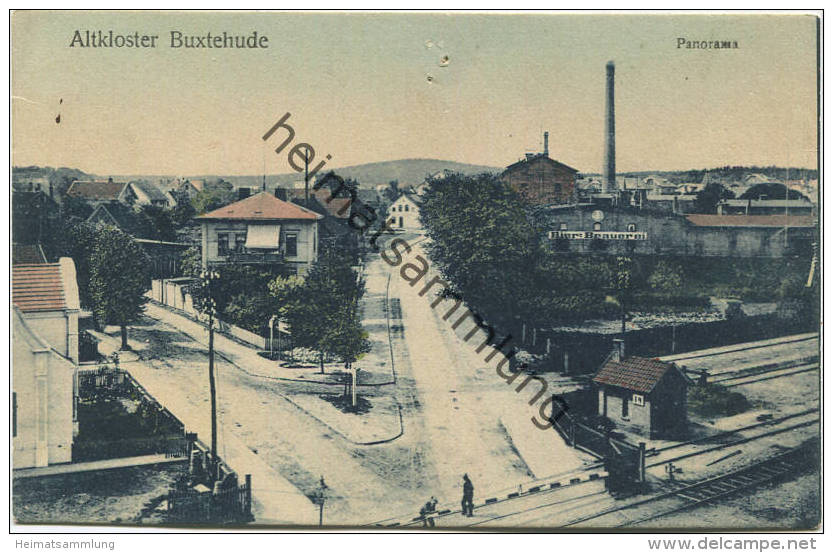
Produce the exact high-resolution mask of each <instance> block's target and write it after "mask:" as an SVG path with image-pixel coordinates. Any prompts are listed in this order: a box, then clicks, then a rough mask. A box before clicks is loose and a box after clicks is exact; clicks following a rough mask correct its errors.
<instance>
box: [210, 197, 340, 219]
mask: <svg viewBox="0 0 833 553" xmlns="http://www.w3.org/2000/svg"><path fill="white" fill-rule="evenodd" d="M323 218H324V216H323V215H319V214H318V213H315V212H314V211H311V210H309V209H306V208H304V207H301V206H299V205H295V204H293V203H289V202H285V201H283V200H280V199H278V198H276V197H275V196H273V195H272V194H269V193H268V192H260V193H258V194H255V195H254V196H249V197H248V198H245V199H243V200H240V201H238V202H234V203H233V204H229V205H227V206H225V207H221V208H219V209H215V210H214V211H211V212H209V213H206V214H205V215H200V216H199V217H197V219H198V220H202V221H212V220H214V221H216V220H243V221H283V220H294V221H297V220H306V221H316V220H318V219H323Z"/></svg>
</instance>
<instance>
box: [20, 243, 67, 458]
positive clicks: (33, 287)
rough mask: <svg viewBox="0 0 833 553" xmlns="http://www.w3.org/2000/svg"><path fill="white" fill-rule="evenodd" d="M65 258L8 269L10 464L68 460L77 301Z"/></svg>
mask: <svg viewBox="0 0 833 553" xmlns="http://www.w3.org/2000/svg"><path fill="white" fill-rule="evenodd" d="M75 278H76V277H75V264H74V263H73V261H72V259H70V258H61V260H60V261H59V262H58V263H49V264H41V265H15V266H13V268H12V304H13V314H12V442H13V445H12V447H13V454H12V463H13V464H12V466H13V467H14V468H26V467H35V466H46V465H50V464H55V463H69V462H70V461H71V460H72V439H73V434H74V432H75V430H76V420H77V419H76V410H75V406H76V401H75V400H76V393H75V383H76V377H77V363H78V313H79V310H80V303H79V298H78V285H77V282H76V280H75Z"/></svg>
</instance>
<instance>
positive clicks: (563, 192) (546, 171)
mask: <svg viewBox="0 0 833 553" xmlns="http://www.w3.org/2000/svg"><path fill="white" fill-rule="evenodd" d="M548 140H549V134H548V133H544V151H543V152H542V153H540V154H526V159H522V160H521V161H518V162H516V163H513V164H512V165H510V166H508V167H507V168H506V170H505V171H504V172H503V173H502V174H501V180H502V181H503V182H504V183H505V184H507V185H508V186H509V187H511V188H512V190H514V191H515V192H517V193H518V194H519V195H520V196H521V198H522V199H523V200H524V201H526V202H527V203H529V204H531V205H550V204H566V203H570V202H573V201H574V194H575V189H576V174H577V173H578V171H577V170H576V169H573V168H572V167H570V166H568V165H565V164H563V163H561V162H559V161H556V160H554V159H551V158H550V157H549V148H548Z"/></svg>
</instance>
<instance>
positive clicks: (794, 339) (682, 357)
mask: <svg viewBox="0 0 833 553" xmlns="http://www.w3.org/2000/svg"><path fill="white" fill-rule="evenodd" d="M818 338H819V337H818V334H797V335H795V336H788V337H785V338H784V339H783V340H780V341H773V340H765V341H764V343H752V344H751V345H743V344H740V345H738V347H736V348H720V349H719V350H717V351H706V352H703V353H695V354H693V355H687V354H685V353H682V354H677V355H667V356H665V357H663V358H662V360H663V361H673V362H674V363H679V362H680V361H688V360H691V359H702V358H704V357H717V356H720V355H726V354H730V353H737V352H741V351H751V350H754V349H763V348H771V347H777V346H782V345H784V344H795V343H798V342H807V341H810V340H818Z"/></svg>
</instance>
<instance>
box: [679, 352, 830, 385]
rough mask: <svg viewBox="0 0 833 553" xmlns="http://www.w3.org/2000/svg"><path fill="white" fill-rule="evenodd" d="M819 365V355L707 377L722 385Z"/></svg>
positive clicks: (711, 381)
mask: <svg viewBox="0 0 833 553" xmlns="http://www.w3.org/2000/svg"><path fill="white" fill-rule="evenodd" d="M818 365H819V358H818V356H817V355H813V356H809V357H801V358H798V359H794V360H792V361H790V362H785V363H768V364H764V365H760V366H757V367H749V368H744V369H739V370H734V371H722V372H710V373H708V375H707V378H708V381H709V383H711V384H721V383H723V382H726V381H730V380H738V379H741V378H751V377H753V376H760V375H765V374H769V373H776V372H781V371H786V370H788V369H794V368H796V367H811V366H815V367H816V368H817V367H818ZM688 372H689V374H693V375H698V374H699V372H698V371H688Z"/></svg>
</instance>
